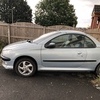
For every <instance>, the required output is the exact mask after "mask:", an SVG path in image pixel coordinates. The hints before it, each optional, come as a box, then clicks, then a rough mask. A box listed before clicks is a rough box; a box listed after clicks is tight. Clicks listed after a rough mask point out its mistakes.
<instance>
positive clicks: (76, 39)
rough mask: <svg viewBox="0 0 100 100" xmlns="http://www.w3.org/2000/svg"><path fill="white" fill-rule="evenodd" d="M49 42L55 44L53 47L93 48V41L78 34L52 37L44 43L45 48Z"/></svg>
mask: <svg viewBox="0 0 100 100" xmlns="http://www.w3.org/2000/svg"><path fill="white" fill-rule="evenodd" d="M50 43H53V44H55V48H94V47H95V44H94V42H93V41H92V40H91V39H90V38H88V37H86V36H84V35H80V34H64V35H60V36H58V37H55V38H53V39H52V40H50V41H49V42H47V43H46V44H45V47H46V48H47V47H48V45H49V44H50Z"/></svg>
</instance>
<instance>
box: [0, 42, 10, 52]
mask: <svg viewBox="0 0 100 100" xmlns="http://www.w3.org/2000/svg"><path fill="white" fill-rule="evenodd" d="M7 44H8V43H7V42H5V41H0V53H1V51H2V48H3V47H4V46H6V45H7Z"/></svg>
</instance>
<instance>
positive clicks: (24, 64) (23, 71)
mask: <svg viewBox="0 0 100 100" xmlns="http://www.w3.org/2000/svg"><path fill="white" fill-rule="evenodd" d="M15 72H16V73H17V74H18V75H21V76H24V77H29V76H32V75H34V74H35V72H36V64H35V63H34V61H32V60H31V59H30V58H21V59H19V60H18V61H17V62H16V63H15Z"/></svg>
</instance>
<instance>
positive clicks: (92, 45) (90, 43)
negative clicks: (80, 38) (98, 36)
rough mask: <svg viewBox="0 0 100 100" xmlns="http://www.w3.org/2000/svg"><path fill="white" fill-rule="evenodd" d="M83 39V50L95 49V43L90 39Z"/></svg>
mask: <svg viewBox="0 0 100 100" xmlns="http://www.w3.org/2000/svg"><path fill="white" fill-rule="evenodd" d="M84 39H85V43H84V47H85V48H95V47H96V45H95V43H94V42H93V41H92V40H91V39H90V38H88V37H86V36H85V38H84Z"/></svg>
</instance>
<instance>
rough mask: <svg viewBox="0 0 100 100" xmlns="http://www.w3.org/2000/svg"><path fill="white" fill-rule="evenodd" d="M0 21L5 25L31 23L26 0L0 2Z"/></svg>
mask: <svg viewBox="0 0 100 100" xmlns="http://www.w3.org/2000/svg"><path fill="white" fill-rule="evenodd" d="M0 20H1V21H4V22H6V23H12V22H18V21H20V22H31V21H32V9H31V8H30V6H29V5H28V4H27V2H26V0H0Z"/></svg>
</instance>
